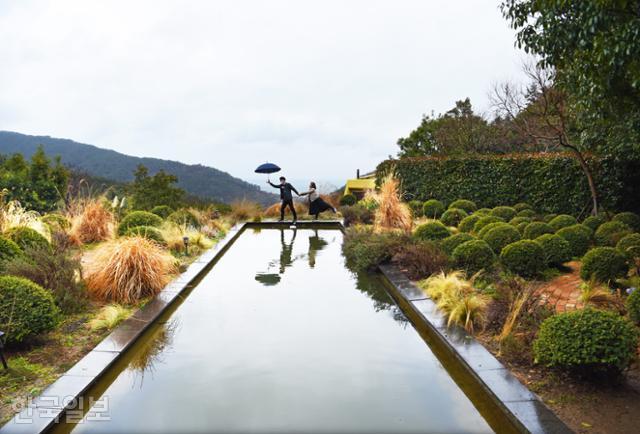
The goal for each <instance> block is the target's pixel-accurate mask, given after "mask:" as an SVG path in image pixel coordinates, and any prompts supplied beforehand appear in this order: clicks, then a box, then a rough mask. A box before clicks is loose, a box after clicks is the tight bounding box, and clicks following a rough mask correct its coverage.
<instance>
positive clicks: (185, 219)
mask: <svg viewBox="0 0 640 434" xmlns="http://www.w3.org/2000/svg"><path fill="white" fill-rule="evenodd" d="M167 220H168V221H170V222H173V223H175V224H177V225H184V226H189V227H192V228H196V229H199V228H200V221H199V220H198V218H197V217H196V216H195V215H193V213H192V212H190V211H189V210H187V209H179V210H177V211H174V212H172V213H171V214H169V217H167ZM151 226H153V225H151Z"/></svg>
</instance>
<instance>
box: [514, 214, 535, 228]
mask: <svg viewBox="0 0 640 434" xmlns="http://www.w3.org/2000/svg"><path fill="white" fill-rule="evenodd" d="M532 221H533V219H532V218H531V217H518V216H516V217H514V218H512V219H511V220H509V224H510V225H512V226H518V225H519V224H520V223H531V222H532Z"/></svg>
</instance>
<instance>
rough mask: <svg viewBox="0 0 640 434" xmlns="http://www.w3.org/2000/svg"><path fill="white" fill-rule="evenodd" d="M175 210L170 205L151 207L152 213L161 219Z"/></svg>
mask: <svg viewBox="0 0 640 434" xmlns="http://www.w3.org/2000/svg"><path fill="white" fill-rule="evenodd" d="M174 211H175V210H174V209H173V208H171V207H170V206H169V205H157V206H154V207H153V208H151V213H152V214H155V215H157V216H158V217H160V218H161V219H166V218H167V217H169V215H170V214H171V213H172V212H174Z"/></svg>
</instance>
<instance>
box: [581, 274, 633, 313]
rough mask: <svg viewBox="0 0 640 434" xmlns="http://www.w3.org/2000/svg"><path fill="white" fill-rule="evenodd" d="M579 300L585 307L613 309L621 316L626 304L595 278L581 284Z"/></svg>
mask: <svg viewBox="0 0 640 434" xmlns="http://www.w3.org/2000/svg"><path fill="white" fill-rule="evenodd" d="M579 300H580V301H581V302H582V303H584V305H585V306H593V307H595V308H599V309H611V310H615V311H617V312H618V313H621V314H622V313H624V303H623V302H622V300H621V299H620V297H619V296H618V295H617V294H614V293H613V292H611V290H610V289H609V288H608V287H606V286H604V285H602V284H601V283H600V282H598V281H597V280H596V279H595V278H593V277H592V278H591V279H590V280H589V281H587V282H582V284H580V298H579Z"/></svg>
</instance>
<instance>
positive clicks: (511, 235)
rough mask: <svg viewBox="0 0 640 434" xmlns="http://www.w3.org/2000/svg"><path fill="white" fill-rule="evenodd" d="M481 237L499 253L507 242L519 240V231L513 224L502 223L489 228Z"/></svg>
mask: <svg viewBox="0 0 640 434" xmlns="http://www.w3.org/2000/svg"><path fill="white" fill-rule="evenodd" d="M487 227H488V226H487ZM485 228H486V227H485ZM482 239H483V240H485V241H486V242H487V244H489V245H490V246H491V248H492V249H493V251H494V252H495V253H500V252H501V251H502V249H503V248H504V247H505V246H507V245H508V244H511V243H515V242H516V241H519V240H520V232H518V230H517V229H516V228H514V227H513V226H511V225H509V224H506V223H502V224H500V225H499V226H496V227H494V228H492V229H490V230H489V231H488V232H487V233H485V234H484V236H483V237H482Z"/></svg>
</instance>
